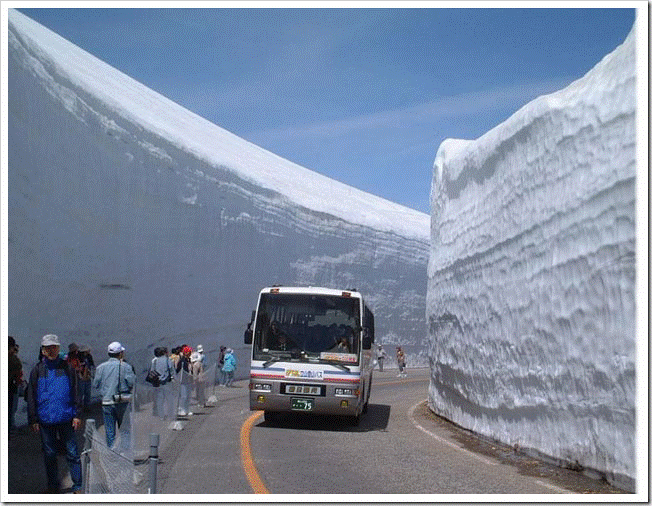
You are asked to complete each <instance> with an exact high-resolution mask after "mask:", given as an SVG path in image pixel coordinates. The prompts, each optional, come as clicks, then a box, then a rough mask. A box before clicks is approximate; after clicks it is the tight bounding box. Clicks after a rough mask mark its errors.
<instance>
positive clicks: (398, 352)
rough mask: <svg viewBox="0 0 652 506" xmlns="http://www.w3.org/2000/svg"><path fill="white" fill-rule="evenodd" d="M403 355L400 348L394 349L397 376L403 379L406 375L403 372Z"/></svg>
mask: <svg viewBox="0 0 652 506" xmlns="http://www.w3.org/2000/svg"><path fill="white" fill-rule="evenodd" d="M405 362H406V361H405V353H404V352H403V350H402V349H401V347H400V346H397V347H396V363H397V364H398V376H399V377H401V378H405V377H406V376H407V373H406V372H405Z"/></svg>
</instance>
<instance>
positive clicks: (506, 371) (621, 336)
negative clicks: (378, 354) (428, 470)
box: [426, 30, 636, 488]
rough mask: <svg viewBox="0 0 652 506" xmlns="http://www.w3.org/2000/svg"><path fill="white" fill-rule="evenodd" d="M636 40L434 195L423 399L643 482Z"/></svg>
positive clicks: (449, 169)
mask: <svg viewBox="0 0 652 506" xmlns="http://www.w3.org/2000/svg"><path fill="white" fill-rule="evenodd" d="M635 85H636V75H635V36H634V30H632V32H631V33H630V35H629V37H628V38H627V40H626V41H625V42H624V43H623V44H622V45H621V46H620V47H618V48H617V49H616V50H615V51H614V52H613V53H611V54H609V55H608V56H606V57H605V58H604V59H603V60H602V61H601V62H600V63H599V64H597V65H596V66H595V67H594V68H593V69H592V70H591V71H590V72H588V73H587V74H586V75H585V76H584V77H583V78H581V79H579V80H578V81H576V82H574V83H572V84H571V85H570V86H568V87H567V88H565V89H563V90H561V91H558V92H556V93H554V94H551V95H547V96H542V97H539V98H538V99H536V100H534V101H533V102H531V103H529V104H527V105H526V106H525V107H523V108H522V109H521V110H519V111H517V112H516V113H515V114H514V115H513V116H512V117H511V118H509V119H508V120H507V121H505V122H504V123H503V124H500V125H498V126H497V127H496V128H494V129H492V130H491V131H489V132H488V133H486V134H485V135H484V136H482V137H480V138H479V139H477V140H475V141H462V140H452V139H449V140H446V141H444V142H443V143H442V144H441V146H440V148H439V150H438V153H437V156H436V159H435V163H434V173H433V181H432V189H431V209H432V217H431V238H432V242H431V252H430V259H429V265H428V289H427V301H426V305H427V306H426V318H427V325H428V335H429V352H428V355H429V357H430V361H431V367H432V381H431V384H430V389H429V404H430V407H431V409H433V410H434V411H435V412H437V413H439V414H441V415H443V416H445V417H446V418H449V419H451V420H453V421H454V422H456V423H458V424H460V425H461V426H463V427H466V428H468V429H471V430H473V431H475V432H477V433H480V434H483V435H486V436H488V437H491V438H494V439H496V440H499V441H503V442H505V443H508V444H510V445H515V446H516V445H518V446H519V447H520V448H526V449H530V450H532V451H533V452H535V453H539V454H541V455H545V456H548V457H551V458H553V459H555V460H557V461H559V462H563V463H567V464H572V465H573V467H576V468H579V467H584V468H589V469H593V470H597V471H600V472H602V473H604V474H605V475H606V476H607V477H608V478H610V479H612V480H613V481H615V482H617V483H618V484H619V485H621V486H624V487H626V488H631V487H632V486H633V480H634V479H635V393H636V392H635V368H634V366H635V351H636V342H635V299H634V295H635V283H634V281H635V226H634V218H635V174H636V156H635V155H636V153H635V138H636V125H635V106H636V91H635V87H636V86H635Z"/></svg>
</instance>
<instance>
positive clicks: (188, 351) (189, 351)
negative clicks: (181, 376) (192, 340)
mask: <svg viewBox="0 0 652 506" xmlns="http://www.w3.org/2000/svg"><path fill="white" fill-rule="evenodd" d="M181 353H183V354H184V355H185V354H186V353H192V348H191V347H190V346H184V347H183V350H181Z"/></svg>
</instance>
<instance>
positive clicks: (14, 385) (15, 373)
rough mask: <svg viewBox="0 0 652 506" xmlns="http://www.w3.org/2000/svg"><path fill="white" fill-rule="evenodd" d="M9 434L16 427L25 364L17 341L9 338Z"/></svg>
mask: <svg viewBox="0 0 652 506" xmlns="http://www.w3.org/2000/svg"><path fill="white" fill-rule="evenodd" d="M8 362H9V377H8V379H9V399H8V404H9V434H10V435H11V432H12V431H13V430H14V428H15V426H16V410H17V409H18V390H19V387H20V386H21V385H22V384H23V364H22V362H21V361H20V359H19V358H18V345H17V344H16V340H15V339H14V338H13V337H12V336H9V358H8Z"/></svg>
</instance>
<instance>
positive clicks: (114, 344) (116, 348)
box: [108, 341, 125, 353]
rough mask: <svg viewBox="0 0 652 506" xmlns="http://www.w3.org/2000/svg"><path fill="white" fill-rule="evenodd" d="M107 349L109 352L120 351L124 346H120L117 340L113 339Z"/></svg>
mask: <svg viewBox="0 0 652 506" xmlns="http://www.w3.org/2000/svg"><path fill="white" fill-rule="evenodd" d="M108 350H109V353H120V352H122V351H125V349H124V346H122V345H121V344H120V343H119V342H118V341H113V342H112V343H111V344H109V347H108Z"/></svg>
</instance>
